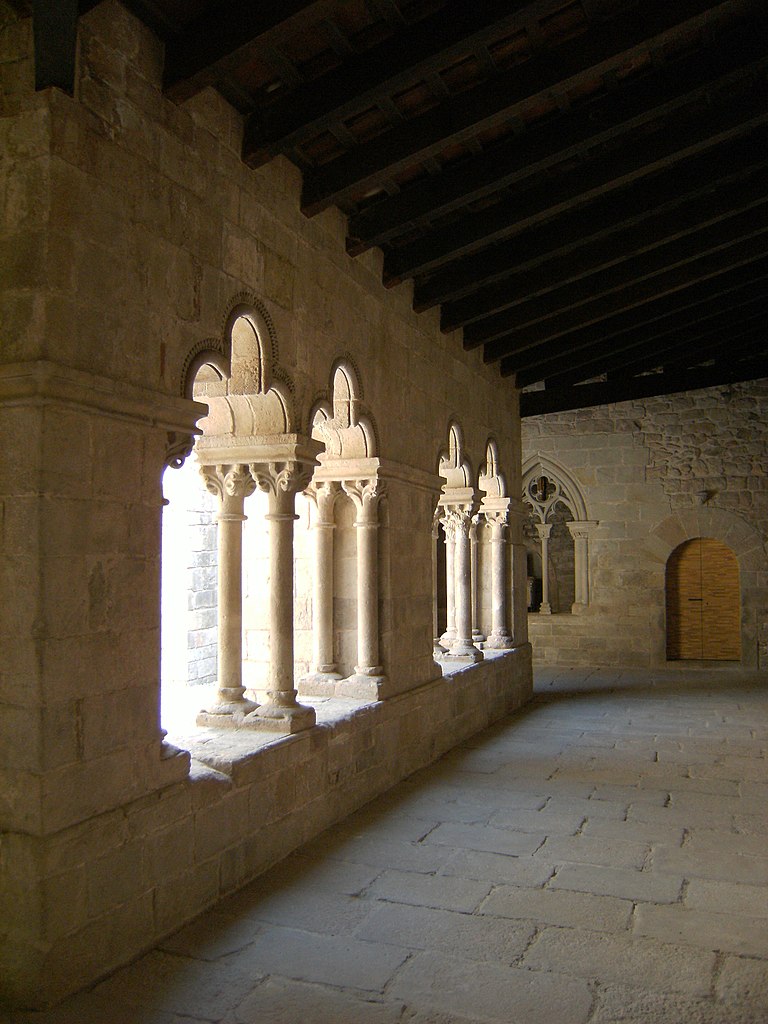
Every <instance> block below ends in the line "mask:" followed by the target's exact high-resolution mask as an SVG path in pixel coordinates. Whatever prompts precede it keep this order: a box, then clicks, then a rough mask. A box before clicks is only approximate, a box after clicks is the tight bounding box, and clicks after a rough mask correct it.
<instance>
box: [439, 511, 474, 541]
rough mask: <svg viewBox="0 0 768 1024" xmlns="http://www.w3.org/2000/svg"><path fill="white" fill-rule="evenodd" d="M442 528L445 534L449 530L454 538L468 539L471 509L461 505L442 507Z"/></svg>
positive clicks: (470, 525) (470, 527) (470, 528)
mask: <svg viewBox="0 0 768 1024" xmlns="http://www.w3.org/2000/svg"><path fill="white" fill-rule="evenodd" d="M444 512H445V514H444V517H443V526H444V527H445V531H446V533H447V532H448V531H449V530H450V531H451V533H452V534H453V536H454V537H459V536H461V537H466V538H469V536H470V531H471V530H472V518H473V516H472V507H471V506H469V507H467V506H462V505H447V506H444Z"/></svg>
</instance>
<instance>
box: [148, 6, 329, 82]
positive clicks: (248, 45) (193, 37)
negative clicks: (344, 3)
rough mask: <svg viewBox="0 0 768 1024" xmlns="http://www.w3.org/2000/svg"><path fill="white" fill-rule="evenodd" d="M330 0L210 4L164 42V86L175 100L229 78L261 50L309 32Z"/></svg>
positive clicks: (325, 10)
mask: <svg viewBox="0 0 768 1024" xmlns="http://www.w3.org/2000/svg"><path fill="white" fill-rule="evenodd" d="M328 9H329V0H259V2H258V3H254V2H253V0H230V2H229V3H227V4H225V5H224V6H222V5H213V6H212V7H211V9H209V10H207V11H206V12H205V13H204V14H202V15H201V16H200V17H198V18H196V19H195V20H194V21H192V22H190V23H189V24H188V25H186V26H185V27H184V28H183V29H182V31H181V32H179V33H178V34H177V35H175V36H174V37H173V38H171V39H168V40H167V41H166V50H165V70H164V76H163V77H164V85H165V90H166V92H167V94H168V95H169V96H171V97H172V98H173V99H175V100H177V101H181V100H185V99H188V98H189V97H190V96H194V95H195V94H196V93H198V92H200V90H201V89H204V88H205V87H206V86H208V85H215V84H216V82H217V80H218V79H219V78H220V77H222V76H224V75H227V74H229V73H231V72H232V71H233V70H234V69H235V68H236V67H237V66H238V65H239V64H241V63H242V62H244V61H245V60H246V59H247V58H248V57H249V56H250V55H251V54H253V53H254V52H255V51H256V50H258V48H259V47H263V46H268V45H273V44H275V43H276V42H279V41H280V40H282V39H284V38H285V36H286V34H288V33H290V32H293V31H301V30H302V29H307V28H310V27H311V26H312V25H313V24H315V23H317V22H318V21H320V20H321V19H322V18H323V17H324V16H325V14H326V13H327V11H328Z"/></svg>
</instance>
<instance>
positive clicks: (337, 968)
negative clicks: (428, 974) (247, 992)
mask: <svg viewBox="0 0 768 1024" xmlns="http://www.w3.org/2000/svg"><path fill="white" fill-rule="evenodd" d="M408 956H409V953H408V950H407V949H405V948H401V947H397V946H393V945H391V944H390V945H385V944H384V943H382V942H363V941H361V940H360V939H353V938H350V937H348V936H338V935H318V934H316V933H313V932H307V931H302V930H301V929H298V928H281V927H277V926H270V927H268V928H265V929H264V930H263V931H261V932H260V933H259V935H258V936H257V937H256V939H255V941H254V942H252V943H251V944H250V945H249V946H247V947H246V948H245V949H244V950H242V951H241V952H239V953H236V954H234V956H233V957H231V958H229V960H230V962H231V963H233V964H236V965H237V968H238V969H239V970H241V971H247V972H251V974H252V976H254V977H262V978H263V977H264V976H265V975H272V976H275V975H277V976H279V977H283V978H293V979H295V980H297V981H306V982H315V983H319V984H325V985H334V986H337V987H339V988H352V989H357V990H361V991H365V992H383V990H384V987H385V986H386V984H387V982H388V981H390V979H391V978H392V976H393V974H394V973H395V971H396V970H397V968H398V967H399V966H400V965H401V964H403V963H405V961H406V960H407V959H408ZM241 1001H242V998H241V999H239V1000H237V1002H238V1003H239V1002H241Z"/></svg>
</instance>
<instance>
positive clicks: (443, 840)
mask: <svg viewBox="0 0 768 1024" xmlns="http://www.w3.org/2000/svg"><path fill="white" fill-rule="evenodd" d="M544 839H545V836H544V835H532V834H530V833H528V832H510V831H508V830H507V829H500V828H491V827H490V826H485V827H481V826H472V825H464V824H461V823H457V822H447V823H446V824H444V825H438V827H437V828H436V829H435V830H434V831H432V832H430V834H429V835H428V836H427V838H426V839H425V840H424V843H423V844H422V845H423V846H449V847H461V848H463V849H466V850H482V851H484V852H485V853H506V854H510V855H512V856H521V855H525V854H530V853H534V852H535V851H536V850H537V849H538V848H539V847H540V846H541V844H542V843H543V842H544Z"/></svg>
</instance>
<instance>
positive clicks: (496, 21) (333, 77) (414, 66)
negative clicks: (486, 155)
mask: <svg viewBox="0 0 768 1024" xmlns="http://www.w3.org/2000/svg"><path fill="white" fill-rule="evenodd" d="M558 6H560V0H538V2H536V3H533V4H532V3H531V0H486V2H485V3H482V4H468V3H467V2H466V0H448V3H447V4H446V5H445V6H444V7H441V8H440V10H439V11H438V12H437V13H436V14H433V15H431V16H429V17H427V18H424V19H422V20H421V21H417V22H414V23H413V24H412V25H410V26H408V28H407V30H405V31H401V32H398V33H397V34H396V35H395V36H394V37H393V38H390V39H387V40H385V41H384V42H382V43H380V44H379V45H378V46H376V47H374V48H373V49H370V50H366V51H365V52H363V53H360V54H357V55H354V56H350V57H349V58H348V59H346V60H345V61H344V63H343V65H342V66H341V67H339V68H336V69H334V70H333V71H330V72H329V73H328V74H326V75H323V77H322V78H320V79H318V80H315V81H313V82H310V83H308V84H307V85H306V86H304V87H303V88H300V89H297V90H295V91H294V92H292V93H291V94H290V95H287V96H284V97H281V98H279V99H277V100H276V101H275V102H274V103H272V104H270V105H269V106H265V107H263V108H261V109H259V110H256V111H254V112H253V114H252V115H251V117H249V119H248V122H247V124H246V129H245V141H244V150H243V151H244V155H245V159H246V160H247V162H248V164H249V165H250V166H251V167H258V166H259V165H260V164H262V163H265V162H266V161H267V160H270V159H271V158H272V157H273V156H275V155H277V154H278V153H286V152H289V151H290V150H292V149H294V148H295V147H297V146H300V145H302V143H304V142H306V141H307V140H308V139H310V138H312V137H313V136H315V135H319V134H320V133H321V132H323V131H329V130H331V128H332V127H333V125H334V124H336V123H337V122H338V121H341V120H343V119H345V118H347V117H350V116H352V115H353V114H355V113H359V112H360V111H361V110H365V109H366V107H374V106H377V105H378V104H379V103H380V102H381V101H382V99H383V98H384V99H389V98H390V97H391V95H392V94H393V93H398V92H402V91H404V90H405V89H406V88H408V86H411V85H415V84H416V83H418V82H419V81H421V80H422V79H424V78H426V77H428V76H429V75H430V74H436V73H437V72H438V71H439V70H440V69H441V68H443V67H445V66H446V65H449V64H451V62H452V61H454V60H456V59H458V58H459V57H461V56H464V55H467V54H469V53H471V52H472V50H473V48H474V46H476V45H482V44H485V43H486V42H489V41H491V40H492V39H494V38H498V37H499V36H503V35H504V34H506V33H508V32H510V31H513V30H514V28H515V26H517V27H519V28H520V29H522V27H523V25H524V24H525V20H526V18H527V17H529V16H530V15H531V13H532V12H533V14H534V16H538V17H542V16H544V15H545V14H547V13H549V12H551V11H552V10H553V9H556V8H557V7H558ZM400 27H401V28H402V25H401V26H400Z"/></svg>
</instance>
